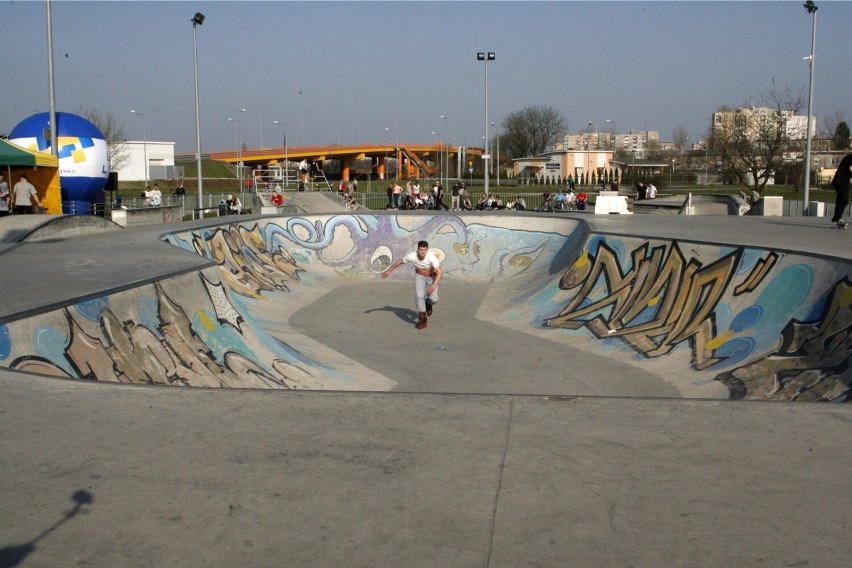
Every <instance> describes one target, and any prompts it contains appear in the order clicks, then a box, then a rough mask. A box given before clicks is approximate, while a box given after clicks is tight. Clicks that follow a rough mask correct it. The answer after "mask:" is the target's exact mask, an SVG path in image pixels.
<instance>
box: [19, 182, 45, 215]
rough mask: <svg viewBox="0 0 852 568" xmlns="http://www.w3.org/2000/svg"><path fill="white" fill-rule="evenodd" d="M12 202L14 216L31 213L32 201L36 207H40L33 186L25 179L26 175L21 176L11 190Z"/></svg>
mask: <svg viewBox="0 0 852 568" xmlns="http://www.w3.org/2000/svg"><path fill="white" fill-rule="evenodd" d="M12 196H13V201H14V203H15V209H14V213H15V215H19V214H22V213H23V214H27V213H32V212H33V201H35V206H36V207H41V201H39V199H38V193H37V192H36V188H35V186H33V184H31V183H30V181H29V180H28V179H27V176H26V174H21V180H20V181H19V182H18V183H16V184H15V187H14V188H12Z"/></svg>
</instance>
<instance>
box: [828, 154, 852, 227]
mask: <svg viewBox="0 0 852 568" xmlns="http://www.w3.org/2000/svg"><path fill="white" fill-rule="evenodd" d="M851 178H852V154H846V155H845V156H844V157H843V159H842V160H840V165H839V166H837V171H836V172H835V173H834V178H833V179H832V180H831V187H833V188H834V191H836V192H837V199H836V200H835V202H834V217H832V218H831V222H832V223H835V224H836V225H837V228H838V229H845V228H846V225H847V223H846V221H844V220H843V212H844V211H846V206H847V205H849V180H850V179H851Z"/></svg>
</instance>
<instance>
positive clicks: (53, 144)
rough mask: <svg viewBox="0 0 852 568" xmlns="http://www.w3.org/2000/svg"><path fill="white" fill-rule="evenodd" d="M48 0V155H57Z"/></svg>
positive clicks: (51, 39) (51, 41)
mask: <svg viewBox="0 0 852 568" xmlns="http://www.w3.org/2000/svg"><path fill="white" fill-rule="evenodd" d="M50 12H51V10H50V0H47V82H48V89H47V90H48V97H49V99H50V109H49V110H50V153H51V154H53V155H54V156H58V155H59V147H58V144H57V140H56V138H57V133H56V130H57V128H56V89H55V87H54V85H53V23H52V20H51V15H50Z"/></svg>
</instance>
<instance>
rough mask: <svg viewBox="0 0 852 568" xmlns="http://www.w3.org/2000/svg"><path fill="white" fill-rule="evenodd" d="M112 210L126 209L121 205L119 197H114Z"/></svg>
mask: <svg viewBox="0 0 852 568" xmlns="http://www.w3.org/2000/svg"><path fill="white" fill-rule="evenodd" d="M112 208H113V209H127V206H126V205H125V204H124V203H123V201H122V199H121V196H120V195H116V196H115V202H114V203H113V204H112Z"/></svg>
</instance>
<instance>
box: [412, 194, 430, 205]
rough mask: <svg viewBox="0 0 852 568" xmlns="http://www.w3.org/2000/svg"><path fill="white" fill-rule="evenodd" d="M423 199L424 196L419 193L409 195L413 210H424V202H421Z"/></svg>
mask: <svg viewBox="0 0 852 568" xmlns="http://www.w3.org/2000/svg"><path fill="white" fill-rule="evenodd" d="M424 197H425V196H423V195H420V192H418V193H412V194H411V201H412V202H413V204H414V209H426V202H425V201H424V200H423V198H424Z"/></svg>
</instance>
